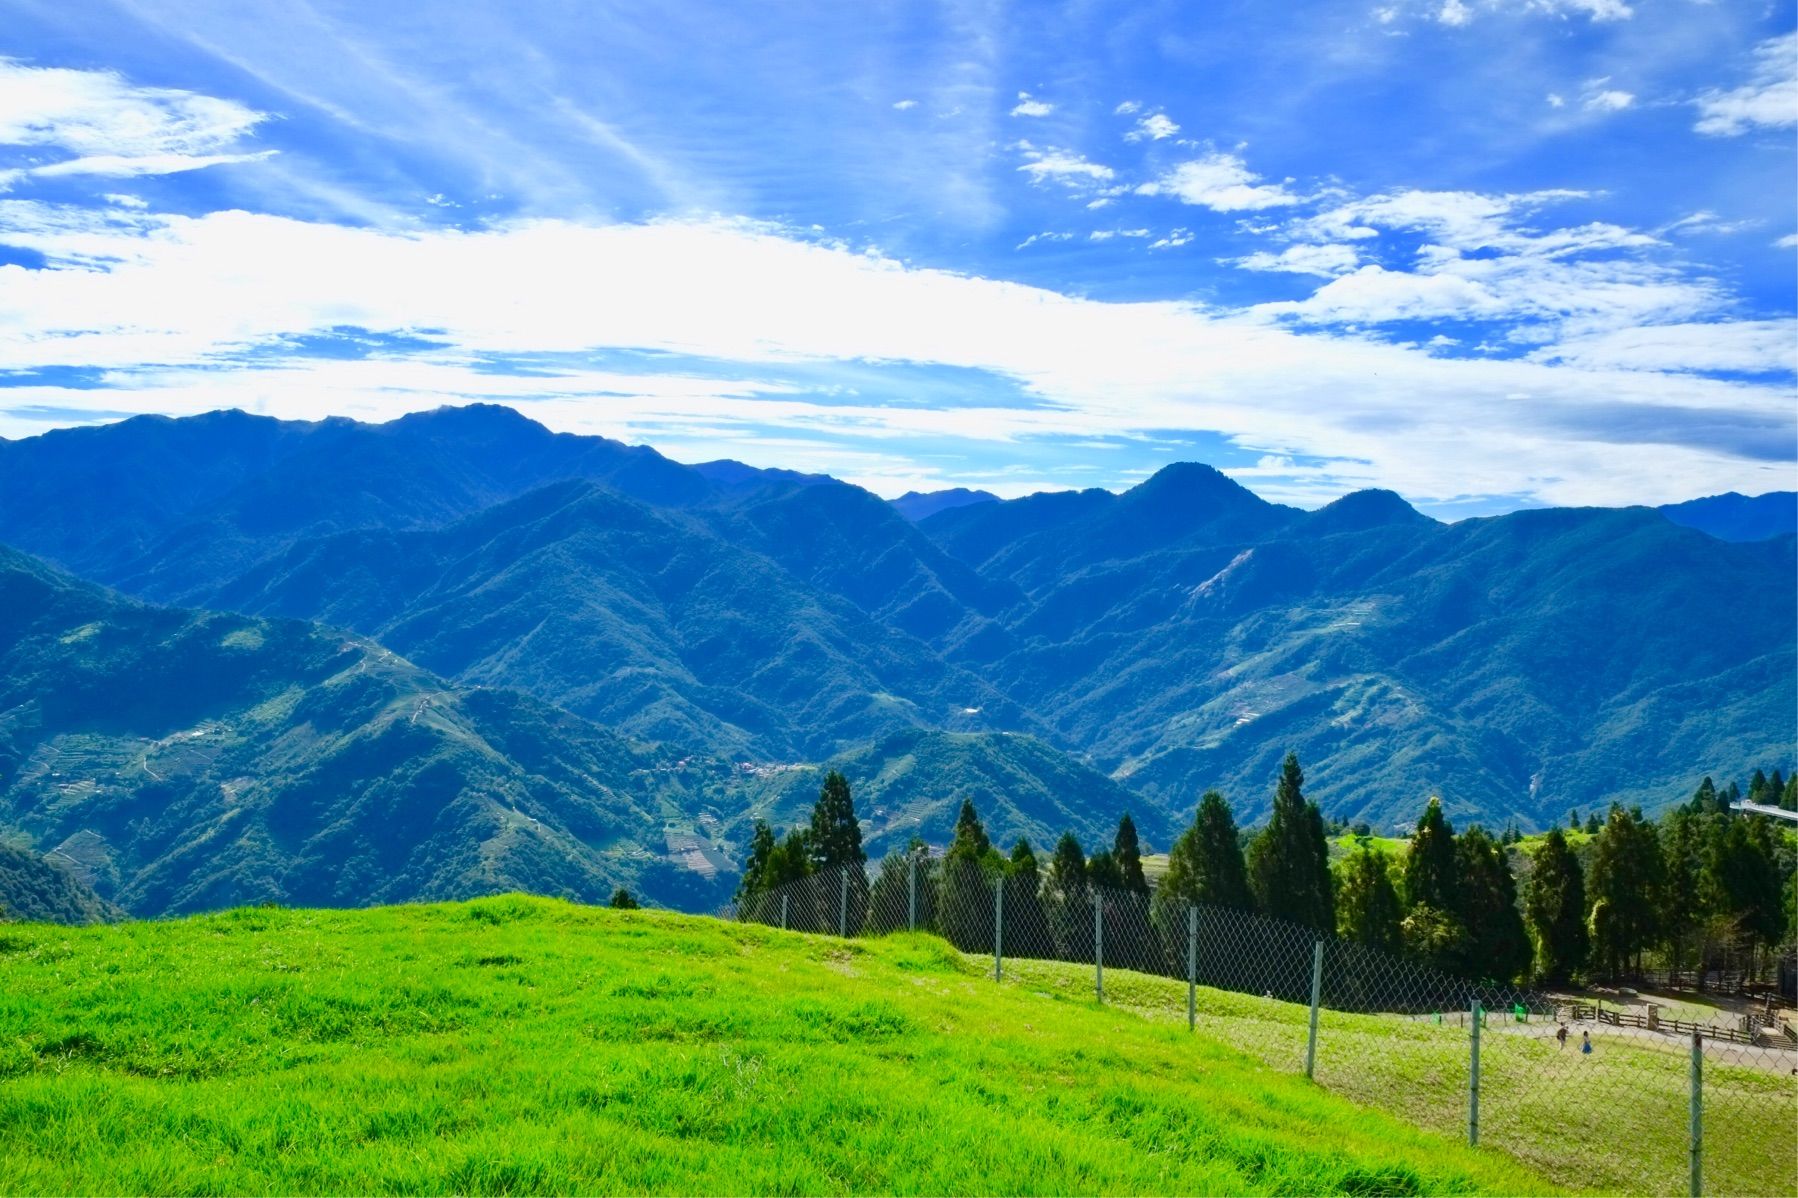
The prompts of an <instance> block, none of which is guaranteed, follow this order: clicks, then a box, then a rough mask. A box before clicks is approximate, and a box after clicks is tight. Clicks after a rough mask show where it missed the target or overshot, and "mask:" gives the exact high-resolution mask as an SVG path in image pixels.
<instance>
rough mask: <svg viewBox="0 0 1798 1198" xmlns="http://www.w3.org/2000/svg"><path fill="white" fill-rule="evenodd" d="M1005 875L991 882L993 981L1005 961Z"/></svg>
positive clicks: (997, 978)
mask: <svg viewBox="0 0 1798 1198" xmlns="http://www.w3.org/2000/svg"><path fill="white" fill-rule="evenodd" d="M1004 945H1005V875H1004V874H1000V875H999V877H998V878H996V879H995V880H994V882H993V981H995V982H996V981H998V980H999V979H1000V977H1001V976H1002V972H1001V971H1002V970H1003V968H1004V961H1005V948H1004Z"/></svg>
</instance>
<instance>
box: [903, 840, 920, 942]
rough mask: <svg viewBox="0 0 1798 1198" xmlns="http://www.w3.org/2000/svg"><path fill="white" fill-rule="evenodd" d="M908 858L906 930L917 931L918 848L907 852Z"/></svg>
mask: <svg viewBox="0 0 1798 1198" xmlns="http://www.w3.org/2000/svg"><path fill="white" fill-rule="evenodd" d="M906 860H907V862H908V865H909V868H908V869H907V871H906V877H905V910H906V916H905V930H906V931H908V932H915V931H917V930H918V854H917V850H915V849H914V850H913V851H912V852H911V853H909V854H907V857H906Z"/></svg>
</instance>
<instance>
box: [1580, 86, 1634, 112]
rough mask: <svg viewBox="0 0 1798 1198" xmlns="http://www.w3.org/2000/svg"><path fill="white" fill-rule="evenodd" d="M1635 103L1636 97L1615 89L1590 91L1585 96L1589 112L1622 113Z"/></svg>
mask: <svg viewBox="0 0 1798 1198" xmlns="http://www.w3.org/2000/svg"><path fill="white" fill-rule="evenodd" d="M1635 102H1636V97H1635V96H1633V95H1632V94H1630V93H1629V92H1626V91H1619V90H1618V89H1616V88H1614V87H1607V88H1599V89H1594V90H1591V91H1588V92H1587V93H1586V96H1585V105H1586V110H1587V111H1588V112H1622V111H1623V110H1624V109H1625V108H1628V107H1629V106H1630V105H1632V104H1634V103H1635Z"/></svg>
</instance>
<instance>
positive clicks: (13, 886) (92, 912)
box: [0, 844, 120, 923]
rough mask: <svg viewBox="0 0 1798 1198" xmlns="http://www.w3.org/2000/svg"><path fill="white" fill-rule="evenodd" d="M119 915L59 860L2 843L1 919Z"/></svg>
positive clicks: (82, 919) (88, 919)
mask: <svg viewBox="0 0 1798 1198" xmlns="http://www.w3.org/2000/svg"><path fill="white" fill-rule="evenodd" d="M119 915H120V911H119V909H118V908H117V907H114V906H113V905H112V904H111V903H108V902H107V901H106V900H105V899H102V898H101V897H100V896H99V895H97V894H95V893H94V892H93V891H92V890H91V889H90V888H89V887H88V886H87V885H86V884H85V883H83V882H82V881H81V880H80V879H79V878H77V877H76V876H75V875H74V874H73V873H71V872H70V871H69V870H67V869H65V868H64V867H63V866H61V865H59V864H58V863H57V862H55V861H52V860H51V859H50V858H48V857H44V856H42V855H40V854H38V853H33V852H28V851H26V850H24V849H17V848H13V847H12V846H10V845H7V844H0V923H3V922H6V921H9V920H10V921H25V922H30V923H104V922H106V921H108V920H112V919H117V918H118V917H119Z"/></svg>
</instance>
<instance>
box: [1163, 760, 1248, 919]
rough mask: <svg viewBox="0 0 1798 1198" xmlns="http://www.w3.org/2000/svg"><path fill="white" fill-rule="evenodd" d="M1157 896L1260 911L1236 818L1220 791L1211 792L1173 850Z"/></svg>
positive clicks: (1203, 799) (1205, 797)
mask: <svg viewBox="0 0 1798 1198" xmlns="http://www.w3.org/2000/svg"><path fill="white" fill-rule="evenodd" d="M1156 893H1157V894H1161V893H1166V894H1167V895H1169V896H1170V897H1173V898H1178V899H1180V900H1181V901H1182V902H1188V903H1199V904H1201V905H1203V906H1209V907H1230V908H1233V909H1235V910H1237V911H1252V910H1254V907H1255V901H1254V898H1253V897H1252V896H1251V895H1250V894H1249V877H1248V868H1247V866H1246V865H1244V863H1243V859H1242V839H1241V837H1240V836H1238V835H1237V830H1236V818H1235V816H1234V815H1233V814H1232V813H1231V811H1230V804H1229V802H1228V801H1226V800H1225V798H1224V796H1223V795H1221V794H1219V793H1218V792H1217V791H1215V790H1208V791H1206V792H1205V795H1204V797H1203V798H1201V799H1200V800H1199V810H1198V815H1197V816H1196V817H1195V818H1194V820H1193V824H1192V827H1190V828H1188V829H1186V831H1184V832H1182V833H1180V836H1179V839H1177V840H1175V841H1174V847H1173V848H1172V849H1170V850H1169V851H1168V855H1167V876H1166V877H1164V878H1162V879H1161V885H1160V886H1159V887H1157V888H1156Z"/></svg>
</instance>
